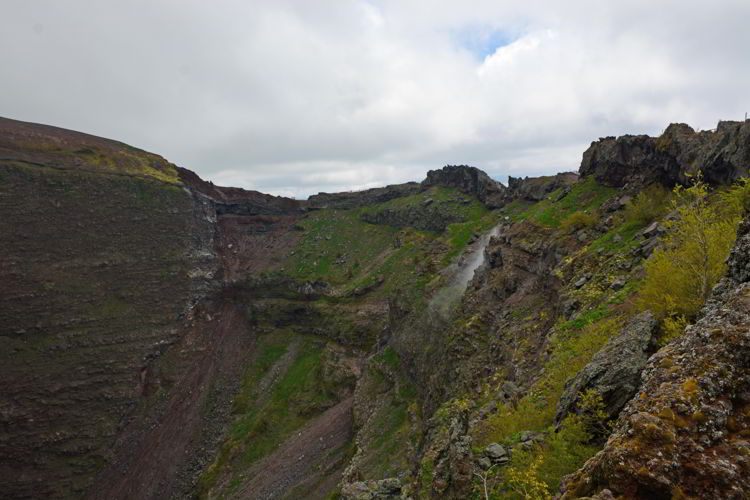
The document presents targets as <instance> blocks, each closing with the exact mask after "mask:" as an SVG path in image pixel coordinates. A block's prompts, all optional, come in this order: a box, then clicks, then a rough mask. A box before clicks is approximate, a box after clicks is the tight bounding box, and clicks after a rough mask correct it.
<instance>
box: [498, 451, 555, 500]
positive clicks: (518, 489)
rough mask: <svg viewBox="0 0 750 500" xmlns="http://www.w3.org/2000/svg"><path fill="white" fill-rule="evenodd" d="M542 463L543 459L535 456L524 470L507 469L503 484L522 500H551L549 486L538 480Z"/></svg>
mask: <svg viewBox="0 0 750 500" xmlns="http://www.w3.org/2000/svg"><path fill="white" fill-rule="evenodd" d="M543 461H544V457H543V456H542V455H537V456H536V457H535V458H534V459H533V460H532V461H531V464H529V466H528V467H526V468H523V469H517V468H516V467H508V469H507V470H506V471H505V483H506V485H507V486H508V488H510V490H511V491H513V492H515V493H517V494H518V495H520V497H521V498H523V499H524V500H548V499H551V498H552V496H551V495H550V492H549V486H547V483H545V482H544V481H542V480H540V479H539V474H538V469H539V466H540V465H542V462H543Z"/></svg>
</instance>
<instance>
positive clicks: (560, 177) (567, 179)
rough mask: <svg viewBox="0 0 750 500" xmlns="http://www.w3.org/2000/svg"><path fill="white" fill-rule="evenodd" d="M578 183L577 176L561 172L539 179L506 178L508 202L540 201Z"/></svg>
mask: <svg viewBox="0 0 750 500" xmlns="http://www.w3.org/2000/svg"><path fill="white" fill-rule="evenodd" d="M577 181H578V174H576V173H573V172H563V173H560V174H556V175H547V176H541V177H525V178H523V179H522V178H520V177H508V190H507V193H506V198H507V200H508V202H510V201H513V200H515V199H520V200H526V201H541V200H543V199H544V198H545V197H546V196H547V195H548V194H549V193H551V192H552V191H554V190H556V189H559V188H567V187H569V186H571V185H572V184H574V183H576V182H577Z"/></svg>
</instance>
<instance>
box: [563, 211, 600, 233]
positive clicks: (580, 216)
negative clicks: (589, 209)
mask: <svg viewBox="0 0 750 500" xmlns="http://www.w3.org/2000/svg"><path fill="white" fill-rule="evenodd" d="M595 224H596V217H594V216H593V215H591V214H587V213H586V212H574V213H572V214H570V215H568V216H567V217H566V218H565V219H563V221H562V222H561V223H560V227H561V228H562V230H563V231H565V232H566V233H571V232H573V231H577V230H579V229H583V228H587V227H593V226H594V225H595Z"/></svg>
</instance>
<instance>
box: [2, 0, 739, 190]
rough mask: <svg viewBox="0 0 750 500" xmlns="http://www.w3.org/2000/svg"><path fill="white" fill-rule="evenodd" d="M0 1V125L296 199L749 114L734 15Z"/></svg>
mask: <svg viewBox="0 0 750 500" xmlns="http://www.w3.org/2000/svg"><path fill="white" fill-rule="evenodd" d="M0 2H1V4H2V9H0V12H2V15H1V16H0V116H5V117H8V118H14V119H18V120H25V121H32V122H38V123H45V124H50V125H56V126H60V127H64V128H69V129H73V130H79V131H82V132H87V133H90V134H94V135H99V136H103V137H108V138H112V139H117V140H120V141H123V142H126V143H128V144H131V145H133V146H136V147H139V148H142V149H145V150H148V151H152V152H155V153H158V154H160V155H162V156H164V157H165V158H167V159H168V160H170V161H172V162H174V163H176V164H178V165H180V166H183V167H186V168H189V169H191V170H194V171H195V172H197V173H198V174H199V175H200V176H201V177H203V178H204V179H207V180H211V181H213V182H214V183H216V184H219V185H228V186H237V187H244V188H247V189H255V190H258V191H262V192H266V193H271V194H276V195H283V196H293V197H296V198H306V197H307V196H308V195H310V194H314V193H317V192H320V191H324V192H337V191H348V190H357V189H364V188H369V187H375V186H382V185H386V184H392V183H399V182H406V181H410V180H416V181H419V180H422V179H423V178H424V177H425V174H426V172H427V171H428V170H430V169H435V168H440V167H442V166H444V165H447V164H468V165H473V166H476V167H479V168H481V169H483V170H485V171H486V172H487V173H488V174H490V176H491V177H493V178H495V179H497V180H500V181H501V182H506V180H507V177H508V176H509V175H511V176H514V177H518V176H527V175H528V176H535V175H544V174H553V173H556V172H561V171H570V170H573V171H575V170H577V169H578V166H579V164H580V160H581V155H582V153H583V151H584V150H585V149H586V148H587V147H588V146H589V144H590V143H591V142H592V141H594V140H597V139H598V138H599V137H604V136H610V135H622V134H643V133H645V134H650V135H658V134H660V133H661V132H662V131H663V130H664V128H666V126H667V125H668V124H669V123H671V122H685V123H688V124H689V125H691V126H692V127H694V128H696V129H702V130H703V129H710V128H713V127H715V126H716V123H717V122H718V120H725V119H732V120H741V119H743V118H744V115H745V112H746V111H750V1H748V0H736V1H735V0H713V1H702V0H691V1H685V0H680V1H670V0H664V1H660V0H649V1H641V0H630V1H628V2H606V1H602V0H597V1H578V0H567V1H565V2H561V1H559V0H554V1H534V0H526V1H524V2H519V1H502V0H489V1H472V0H463V1H461V2H456V1H447V0H446V1H442V0H431V1H426V0H423V1H418V0H369V1H367V0H317V1H310V0H297V1H291V0H273V1H271V0H266V1H261V0H212V1H210V2H209V1H206V0H200V1H199V0H128V1H127V2H123V1H116V0H66V1H60V0H0Z"/></svg>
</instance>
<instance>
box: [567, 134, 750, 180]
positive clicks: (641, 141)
mask: <svg viewBox="0 0 750 500" xmlns="http://www.w3.org/2000/svg"><path fill="white" fill-rule="evenodd" d="M749 168H750V121H744V122H733V121H724V122H719V124H718V126H717V127H716V130H715V131H702V132H696V131H695V130H693V129H692V128H691V127H689V126H688V125H685V124H684V123H674V124H672V125H670V126H669V127H667V129H666V130H665V131H664V133H663V134H662V135H661V136H659V137H649V136H647V135H624V136H622V137H617V138H615V137H605V138H602V139H599V140H598V141H595V142H592V143H591V146H590V147H589V148H588V149H587V150H586V152H584V153H583V159H582V161H581V167H580V170H579V173H580V174H581V176H584V177H586V176H591V175H593V176H594V178H595V179H596V180H597V182H599V183H601V184H604V185H607V186H614V187H622V186H625V185H626V184H630V185H633V186H639V185H647V184H652V183H654V182H659V183H661V184H663V185H665V186H673V185H675V184H677V183H685V182H686V181H687V180H688V178H689V176H693V175H697V174H699V173H700V174H701V175H702V176H703V178H704V179H705V180H706V181H707V182H708V183H710V184H727V183H730V182H732V181H734V180H736V179H738V178H740V177H744V176H747V175H748V172H749V170H748V169H749Z"/></svg>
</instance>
